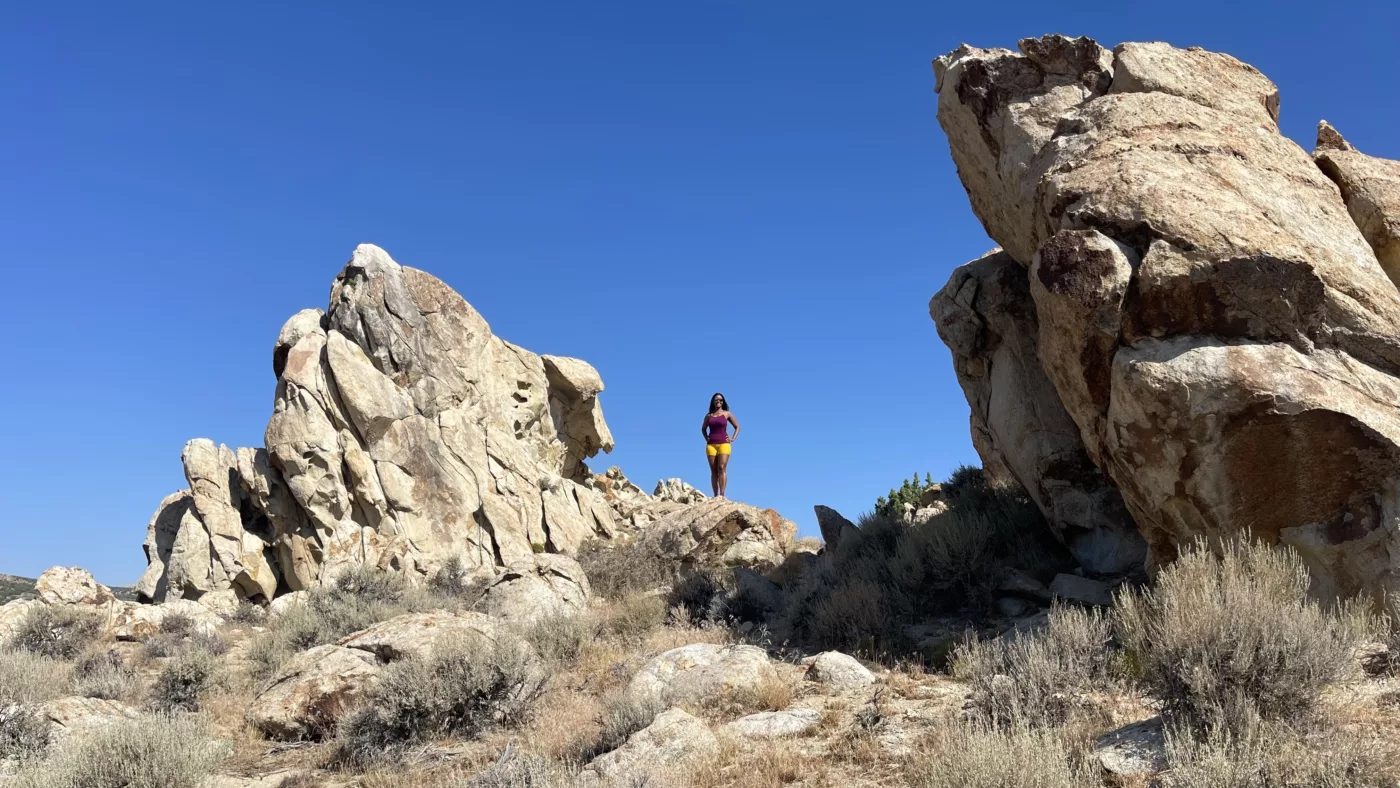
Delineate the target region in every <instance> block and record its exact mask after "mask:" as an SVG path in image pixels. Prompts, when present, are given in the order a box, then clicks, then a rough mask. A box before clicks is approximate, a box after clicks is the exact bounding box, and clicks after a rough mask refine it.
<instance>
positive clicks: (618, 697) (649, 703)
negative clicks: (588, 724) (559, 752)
mask: <svg viewBox="0 0 1400 788" xmlns="http://www.w3.org/2000/svg"><path fill="white" fill-rule="evenodd" d="M665 710H666V708H665V706H664V705H663V704H662V703H661V701H660V700H658V699H655V698H652V697H643V698H631V697H628V695H627V693H625V692H614V693H610V694H609V695H608V696H607V697H605V698H604V699H603V727H602V730H601V731H599V733H598V738H597V740H596V741H594V742H592V744H591V745H590V746H589V747H587V748H586V749H584V750H583V751H582V752H581V753H579V756H580V757H579V760H580V761H581V762H583V763H587V762H588V761H591V760H593V759H594V758H596V757H598V756H599V755H602V754H603V753H608V752H612V751H613V750H616V749H617V748H618V747H621V746H622V745H623V744H626V743H627V739H628V738H630V737H631V736H632V734H634V733H636V732H637V731H640V730H641V729H643V728H645V727H647V726H648V725H650V724H651V723H652V721H653V720H655V719H656V715H658V714H660V713H661V712H663V711H665Z"/></svg>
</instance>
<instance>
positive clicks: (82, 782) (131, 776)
mask: <svg viewBox="0 0 1400 788" xmlns="http://www.w3.org/2000/svg"><path fill="white" fill-rule="evenodd" d="M223 754H224V753H223V748H221V747H220V746H218V745H217V744H216V743H215V742H213V741H211V739H210V738H209V736H208V734H207V732H206V730H205V726H204V724H203V722H202V721H201V720H200V719H199V718H197V717H193V716H181V717H143V718H142V719H139V720H122V721H119V722H114V723H112V724H111V725H105V726H101V727H98V728H94V729H91V730H90V731H86V732H83V733H80V734H74V735H73V736H72V737H71V738H69V739H68V740H66V741H65V742H64V743H63V745H62V746H61V747H59V748H57V750H55V751H53V752H52V754H51V755H50V756H49V757H48V758H47V759H46V760H44V761H38V762H31V763H29V764H27V765H26V766H25V767H23V768H22V769H21V771H20V773H19V774H18V775H17V776H16V777H15V780H14V783H13V785H14V788H201V786H203V785H204V783H205V781H206V780H207V779H208V777H209V776H210V775H211V774H212V773H213V771H214V769H215V767H216V766H218V764H219V761H220V760H221V759H222V757H223Z"/></svg>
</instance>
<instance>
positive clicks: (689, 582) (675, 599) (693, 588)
mask: <svg viewBox="0 0 1400 788" xmlns="http://www.w3.org/2000/svg"><path fill="white" fill-rule="evenodd" d="M732 585H733V583H732V582H731V579H730V577H728V576H726V573H724V572H721V571H720V570H710V569H698V570H692V571H688V572H685V573H684V574H682V575H681V576H680V578H679V579H677V580H676V583H675V585H673V586H672V587H671V591H670V593H668V594H667V595H666V604H667V605H668V606H669V607H671V608H672V609H674V610H678V611H680V614H681V617H682V618H684V619H686V620H688V621H689V622H690V623H692V624H703V623H705V622H722V621H724V620H725V619H726V617H727V612H726V608H727V607H728V602H729V594H730V587H731V586H732Z"/></svg>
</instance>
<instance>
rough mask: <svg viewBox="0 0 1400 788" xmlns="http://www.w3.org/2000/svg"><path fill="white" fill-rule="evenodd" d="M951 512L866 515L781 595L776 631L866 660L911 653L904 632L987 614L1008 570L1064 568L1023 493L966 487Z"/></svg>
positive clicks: (1059, 551) (1050, 537) (811, 646)
mask: <svg viewBox="0 0 1400 788" xmlns="http://www.w3.org/2000/svg"><path fill="white" fill-rule="evenodd" d="M953 503H954V506H953V508H952V509H950V510H949V511H947V512H944V513H943V514H940V515H938V516H936V517H934V518H932V519H931V520H929V521H928V522H927V523H925V524H923V525H918V526H912V525H908V524H906V523H904V522H903V521H902V520H899V519H896V518H890V517H880V516H875V515H866V516H864V517H862V518H861V519H860V524H859V533H855V534H851V535H849V538H843V539H842V541H841V542H839V543H838V544H837V545H836V546H835V547H834V548H832V549H829V550H827V551H826V552H824V553H823V554H822V555H821V556H819V557H818V559H817V560H816V561H815V562H813V563H812V565H811V566H810V567H809V568H808V569H807V570H806V571H804V572H803V573H802V575H801V576H800V577H798V578H797V579H796V580H795V581H793V582H790V583H789V584H788V585H787V587H786V588H785V589H784V591H785V597H786V605H785V610H784V612H783V616H782V620H781V626H780V627H779V629H781V630H783V631H785V632H789V633H791V635H792V637H793V640H794V641H795V642H796V643H798V644H800V645H803V646H805V647H807V648H809V649H811V650H824V649H838V650H841V651H846V652H848V653H850V652H855V653H859V654H863V655H866V656H869V657H874V658H883V657H889V656H903V655H905V654H909V653H912V652H913V651H914V645H913V644H912V643H911V642H909V640H908V639H907V638H906V637H905V635H904V630H905V628H907V627H908V626H910V625H912V624H917V623H919V622H921V621H925V620H928V619H929V618H933V617H937V616H942V615H950V614H958V615H967V616H971V617H973V618H978V617H984V616H987V615H990V613H991V610H992V601H993V593H992V592H993V590H994V589H995V587H996V584H997V583H998V582H999V581H1000V579H1001V577H1002V576H1003V574H1004V573H1005V572H1006V571H1007V570H1008V569H1011V568H1015V569H1020V570H1022V571H1026V572H1029V573H1031V574H1034V575H1037V576H1044V575H1047V574H1049V573H1052V572H1053V571H1055V570H1056V569H1059V568H1062V567H1063V566H1064V565H1066V563H1067V560H1068V559H1067V554H1066V553H1065V551H1064V548H1063V547H1062V546H1060V545H1059V544H1058V542H1056V540H1055V539H1054V536H1053V535H1052V534H1051V532H1050V530H1049V528H1048V526H1046V524H1045V521H1044V518H1043V517H1042V516H1041V515H1040V512H1039V510H1037V509H1036V507H1035V505H1034V503H1032V502H1031V501H1030V499H1029V497H1027V496H1026V495H1025V493H1024V492H1023V491H1020V490H1016V489H1012V488H1004V487H993V486H990V485H985V484H984V485H978V486H968V485H965V486H964V488H963V491H962V492H961V493H960V494H959V495H957V496H955V497H954V500H953Z"/></svg>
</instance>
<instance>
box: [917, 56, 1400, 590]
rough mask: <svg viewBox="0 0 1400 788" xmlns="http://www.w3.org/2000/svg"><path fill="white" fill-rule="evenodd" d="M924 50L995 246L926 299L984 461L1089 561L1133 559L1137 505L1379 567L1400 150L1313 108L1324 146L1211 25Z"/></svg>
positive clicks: (1160, 534) (1175, 539) (1147, 512)
mask: <svg viewBox="0 0 1400 788" xmlns="http://www.w3.org/2000/svg"><path fill="white" fill-rule="evenodd" d="M934 70H935V74H936V79H937V89H938V97H939V98H938V119H939V122H940V125H941V126H942V127H943V129H944V131H945V132H946V134H947V137H948V142H949V145H950V148H951V152H952V155H953V159H954V161H955V163H956V164H957V167H958V173H959V177H960V178H961V179H962V182H963V185H964V187H965V188H966V189H967V192H968V196H969V199H970V200H971V203H972V207H973V210H974V211H975V212H976V214H977V215H978V217H979V218H980V219H981V221H982V223H983V226H984V227H985V228H986V230H987V232H988V234H989V235H990V236H991V237H992V238H993V239H994V240H995V241H996V242H997V243H998V244H999V245H1000V246H1001V250H999V251H997V252H995V253H993V254H991V255H988V256H987V257H984V258H982V259H981V260H977V261H974V262H972V263H969V264H968V265H966V266H963V267H962V268H959V269H958V270H957V271H955V272H954V274H953V277H952V279H951V280H950V281H949V284H948V286H947V287H945V288H944V290H943V292H941V293H940V294H939V295H938V296H936V297H935V298H934V301H933V303H932V304H931V313H932V314H933V316H934V318H935V320H937V321H938V324H939V325H938V328H939V334H940V336H941V337H942V338H943V340H944V341H945V343H947V344H948V345H949V347H950V348H951V349H952V350H953V355H954V361H955V365H956V367H957V369H958V374H959V380H960V382H961V383H962V384H963V388H964V391H965V393H967V396H968V399H969V401H970V402H971V403H972V406H973V437H974V443H975V444H976V446H977V448H978V450H979V452H980V453H981V454H982V455H983V458H984V461H985V463H986V464H987V465H988V466H989V467H991V468H993V469H997V468H1000V469H1005V471H1006V472H1007V473H1008V474H1009V475H1010V476H1012V477H1014V478H1015V479H1016V480H1017V481H1019V482H1020V483H1021V484H1023V485H1024V486H1025V487H1026V488H1027V490H1028V491H1030V492H1031V495H1032V497H1033V498H1035V500H1036V503H1037V504H1038V505H1039V506H1040V507H1041V509H1042V510H1043V511H1045V513H1046V515H1047V517H1048V518H1049V519H1050V520H1051V522H1052V524H1053V525H1055V526H1056V528H1057V529H1058V530H1059V531H1060V532H1061V534H1062V535H1063V536H1064V537H1065V539H1066V543H1067V544H1068V545H1069V546H1070V547H1071V549H1072V550H1073V551H1074V552H1075V553H1076V554H1077V555H1078V556H1079V557H1080V559H1081V563H1084V554H1089V555H1090V556H1091V557H1092V556H1099V557H1100V558H1101V559H1104V560H1111V559H1114V558H1127V557H1129V556H1130V555H1131V554H1132V552H1133V550H1134V549H1135V548H1131V547H1129V548H1126V549H1125V547H1124V546H1125V545H1128V544H1129V543H1130V542H1131V541H1132V536H1133V535H1132V534H1131V533H1130V530H1129V529H1128V528H1127V527H1126V526H1127V525H1128V524H1135V526H1136V529H1137V531H1138V532H1139V533H1140V534H1141V537H1142V539H1143V540H1145V543H1146V545H1147V560H1148V563H1149V564H1151V563H1153V562H1159V561H1164V560H1170V559H1171V558H1172V557H1174V555H1175V553H1176V549H1177V547H1178V545H1180V544H1181V543H1183V542H1185V541H1187V540H1190V539H1193V538H1196V537H1202V536H1207V537H1218V536H1226V535H1231V534H1245V535H1249V536H1252V537H1255V538H1260V539H1264V540H1266V541H1269V542H1283V543H1287V544H1290V545H1293V546H1294V547H1296V548H1297V549H1298V550H1299V551H1300V552H1301V553H1302V554H1303V556H1304V558H1305V559H1306V560H1307V561H1308V562H1309V564H1310V566H1311V568H1312V570H1313V574H1314V576H1315V577H1316V578H1317V580H1318V581H1319V584H1320V586H1321V588H1322V590H1324V591H1325V592H1332V593H1354V592H1358V591H1365V592H1369V593H1373V594H1376V595H1380V594H1383V593H1386V592H1391V591H1393V590H1394V586H1395V585H1396V576H1395V569H1396V567H1395V565H1394V560H1393V559H1392V558H1391V557H1390V556H1392V555H1400V529H1397V527H1396V526H1397V520H1400V484H1398V483H1397V482H1400V380H1398V379H1397V374H1400V292H1398V291H1397V290H1396V286H1395V284H1394V283H1393V281H1392V277H1393V272H1392V274H1391V275H1387V268H1386V267H1385V266H1387V265H1391V263H1390V261H1389V259H1388V258H1387V256H1386V255H1388V254H1389V253H1390V252H1389V250H1390V248H1391V247H1390V245H1389V244H1390V240H1389V239H1390V237H1391V236H1390V235H1388V233H1389V232H1390V228H1391V227H1393V226H1397V225H1396V224H1395V220H1396V219H1397V210H1396V201H1395V200H1393V199H1391V198H1393V196H1394V194H1393V191H1394V184H1395V179H1394V173H1395V167H1396V163H1395V162H1387V161H1385V160H1378V159H1374V158H1373V157H1366V156H1363V155H1361V154H1359V153H1357V152H1355V150H1354V149H1352V148H1351V146H1349V145H1347V144H1346V143H1345V141H1344V140H1342V139H1341V137H1340V135H1337V134H1335V131H1333V133H1332V134H1331V135H1328V134H1326V133H1325V132H1326V129H1324V134H1323V135H1321V136H1322V139H1321V141H1320V145H1319V150H1318V152H1317V154H1316V162H1315V161H1314V157H1313V156H1309V154H1308V153H1307V152H1305V151H1304V150H1302V149H1301V148H1300V147H1298V145H1296V144H1294V143H1293V142H1292V141H1291V140H1289V139H1288V138H1286V137H1285V136H1283V135H1282V134H1281V133H1280V132H1279V130H1278V125H1277V119H1278V112H1279V95H1278V90H1277V88H1276V87H1275V86H1274V85H1273V83H1272V82H1270V81H1269V80H1268V78H1267V77H1265V76H1264V75H1263V74H1261V73H1259V71H1257V70H1256V69H1254V68H1253V67H1251V66H1249V65H1248V64H1245V63H1242V62H1240V61H1238V60H1236V59H1235V58H1232V57H1230V56H1229V55H1225V54H1219V53H1214V52H1207V51H1204V50H1201V49H1199V48H1192V49H1177V48H1174V47H1171V46H1169V45H1167V44H1162V43H1125V44H1120V45H1119V46H1117V47H1116V48H1114V49H1113V50H1112V51H1111V52H1110V51H1109V50H1107V49H1104V48H1102V47H1100V46H1099V45H1098V44H1097V43H1095V42H1093V41H1091V40H1089V39H1085V38H1079V39H1068V38H1064V37H1062V36H1046V37H1044V38H1040V39H1027V40H1024V41H1022V42H1021V43H1020V46H1019V51H1018V52H1013V51H1010V50H1004V49H977V48H974V47H969V46H963V47H961V48H959V49H958V50H956V51H954V52H951V53H949V54H947V55H944V56H943V57H941V58H939V59H938V60H937V61H936V62H935V65H934ZM1327 128H1328V129H1330V127H1327ZM1334 137H1335V138H1334ZM1334 181H1335V183H1334ZM1339 184H1340V188H1339ZM1378 255H1380V258H1378ZM1392 267H1393V266H1392ZM1115 495H1117V496H1121V501H1122V504H1123V505H1124V507H1125V509H1126V512H1125V513H1118V512H1114V511H1113V510H1112V506H1111V504H1110V501H1111V499H1112V498H1113V497H1114V496H1115ZM1076 539H1080V540H1087V541H1086V542H1085V544H1084V545H1081V546H1079V547H1076V544H1075V540H1076ZM1086 568H1092V567H1089V566H1088V565H1087V564H1086Z"/></svg>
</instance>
